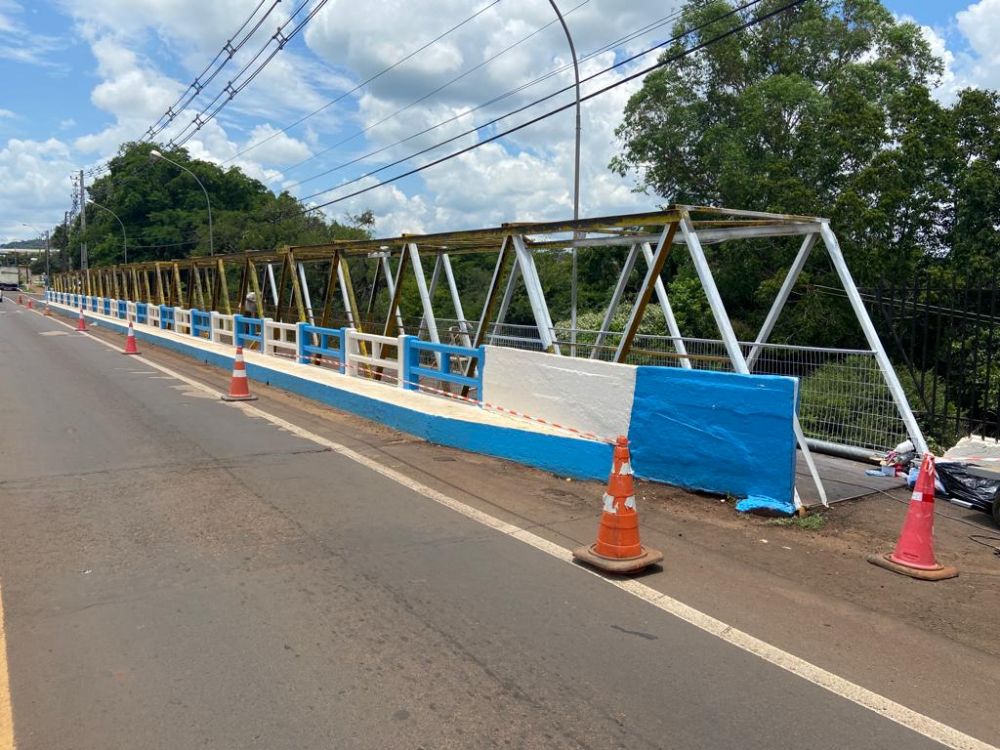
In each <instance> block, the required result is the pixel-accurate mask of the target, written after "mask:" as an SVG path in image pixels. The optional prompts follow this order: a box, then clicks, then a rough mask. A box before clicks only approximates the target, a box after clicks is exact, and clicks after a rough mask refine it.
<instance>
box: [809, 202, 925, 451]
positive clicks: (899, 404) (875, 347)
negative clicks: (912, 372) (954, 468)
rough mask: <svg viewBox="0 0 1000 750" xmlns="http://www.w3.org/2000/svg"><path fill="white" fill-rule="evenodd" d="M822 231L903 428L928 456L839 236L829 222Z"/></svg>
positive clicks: (822, 225) (825, 223) (922, 435)
mask: <svg viewBox="0 0 1000 750" xmlns="http://www.w3.org/2000/svg"><path fill="white" fill-rule="evenodd" d="M819 231H820V234H821V235H822V237H823V244H825V245H826V250H827V252H828V253H829V254H830V260H831V261H833V267H834V268H835V269H836V271H837V276H839V277H840V283H841V284H842V285H843V287H844V291H845V292H847V299H848V300H849V301H850V303H851V308H852V309H853V310H854V314H855V315H856V316H857V318H858V322H859V323H860V324H861V330H862V331H864V334H865V339H866V340H867V341H868V346H870V347H871V349H872V351H873V352H874V353H875V360H876V361H877V362H878V366H879V368H880V369H881V370H882V376H883V377H884V378H885V382H886V385H888V386H889V393H891V394H892V400H893V401H894V402H895V403H896V408H897V409H899V415H900V416H901V417H902V418H903V424H905V425H906V431H907V432H908V433H909V435H910V440H912V441H913V445H914V447H915V448H916V449H917V450H918V451H919V452H920V453H926V452H927V450H928V448H927V441H926V440H925V439H924V433H923V431H922V430H921V429H920V425H918V424H917V418H916V417H914V416H913V410H912V409H910V402H909V401H908V400H907V398H906V393H905V392H904V391H903V386H902V384H901V383H900V382H899V378H898V377H897V376H896V370H895V369H894V368H893V366H892V362H890V361H889V355H888V354H886V351H885V347H883V346H882V340H881V339H880V338H879V337H878V333H877V332H876V331H875V326H874V325H872V320H871V318H870V317H868V311H867V310H866V309H865V305H864V303H863V302H862V301H861V295H860V294H858V288H857V287H856V286H855V285H854V279H853V278H852V277H851V272H850V270H849V269H848V268H847V261H846V260H844V254H843V252H841V249H840V243H839V242H837V236H836V235H835V234H834V233H833V230H832V229H830V225H829V224H828V223H827V222H825V221H824V222H823V223H822V224H820V230H819Z"/></svg>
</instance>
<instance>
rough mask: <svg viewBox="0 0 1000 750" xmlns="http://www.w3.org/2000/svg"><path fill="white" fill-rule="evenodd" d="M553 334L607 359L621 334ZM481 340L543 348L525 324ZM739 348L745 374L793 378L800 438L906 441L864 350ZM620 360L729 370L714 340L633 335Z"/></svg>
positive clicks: (878, 443)
mask: <svg viewBox="0 0 1000 750" xmlns="http://www.w3.org/2000/svg"><path fill="white" fill-rule="evenodd" d="M437 322H438V332H439V335H440V336H441V338H442V340H445V336H446V335H447V336H448V337H449V339H448V340H449V343H459V342H458V340H457V336H458V335H459V332H460V330H461V327H460V325H459V322H458V321H457V320H441V319H439V320H438V321H437ZM470 325H472V324H470ZM470 330H471V329H470ZM552 333H553V334H554V343H555V344H556V345H557V346H558V348H559V351H560V353H561V354H563V355H575V356H577V357H584V358H592V359H600V360H603V361H609V362H610V361H614V358H615V352H616V350H617V348H618V345H619V343H620V342H621V337H622V333H621V332H617V331H605V332H603V334H602V332H600V331H588V330H577V331H576V336H573V331H572V330H571V329H567V328H556V329H554V330H553V331H552ZM486 343H487V344H492V345H494V346H509V347H513V348H517V349H526V350H531V351H542V350H544V346H543V344H542V341H541V337H540V336H539V334H538V328H537V327H536V326H532V325H517V324H511V323H503V324H499V325H493V326H491V327H490V328H489V329H488V331H487V334H486ZM740 348H741V349H742V351H743V356H744V357H746V358H748V360H750V361H751V362H752V365H753V366H752V368H751V371H752V372H754V373H756V374H764V375H787V376H792V377H797V378H799V382H800V390H799V393H800V406H799V416H800V420H801V423H802V430H803V432H804V433H805V435H806V437H809V438H814V439H816V440H823V441H826V442H830V443H834V444H838V445H846V446H851V447H856V448H864V449H866V450H871V451H887V450H889V449H890V448H893V447H894V446H896V445H897V444H898V443H900V442H901V441H903V440H905V439H906V434H907V433H906V427H905V425H904V424H903V420H902V418H901V417H900V415H899V410H898V409H897V408H896V404H895V402H894V401H893V399H892V394H891V393H890V391H889V387H888V386H887V385H886V382H885V378H884V377H883V375H882V372H881V370H880V369H879V366H878V362H877V361H876V359H875V353H874V352H872V351H871V350H866V349H831V348H823V347H806V346H791V345H784V344H764V345H761V346H759V347H756V352H755V345H754V344H753V343H751V342H741V343H740ZM754 352H755V353H754ZM625 362H626V363H627V364H632V365H655V366H659V367H690V368H691V369H695V370H713V371H717V372H732V371H733V366H732V363H731V361H730V359H729V355H728V353H727V351H726V347H725V344H724V343H723V342H722V341H721V340H716V339H699V338H686V337H685V338H672V337H670V336H655V335H647V334H637V335H636V337H635V339H634V340H633V342H632V347H631V348H630V350H629V353H628V355H627V356H626V358H625Z"/></svg>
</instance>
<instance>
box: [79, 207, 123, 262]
mask: <svg viewBox="0 0 1000 750" xmlns="http://www.w3.org/2000/svg"><path fill="white" fill-rule="evenodd" d="M87 203H89V204H90V205H92V206H97V207H98V208H103V209H104V210H105V211H107V212H108V213H109V214H111V215H112V216H114V217H115V218H116V219H118V224H119V225H120V226H121V228H122V248H123V250H124V253H125V265H126V266H127V265H128V236H127V235H126V234H125V225H124V224H123V223H122V220H121V219H119V218H118V214H116V213H115V212H114V211H112V210H111V209H110V208H108V207H107V206H102V205H101V204H100V203H98V202H97V201H95V200H94V199H93V198H87Z"/></svg>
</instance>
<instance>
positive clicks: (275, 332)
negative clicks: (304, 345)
mask: <svg viewBox="0 0 1000 750" xmlns="http://www.w3.org/2000/svg"><path fill="white" fill-rule="evenodd" d="M262 330H263V334H264V340H263V346H262V347H261V350H262V351H263V352H264V354H270V355H271V356H274V357H286V358H288V359H295V358H296V357H297V356H298V355H299V342H298V335H299V327H298V324H296V323H279V322H277V321H274V320H271V319H270V318H264V326H263V329H262Z"/></svg>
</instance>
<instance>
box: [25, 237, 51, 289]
mask: <svg viewBox="0 0 1000 750" xmlns="http://www.w3.org/2000/svg"><path fill="white" fill-rule="evenodd" d="M21 226H22V227H27V228H28V229H34V230H35V231H36V232H38V233H39V234H41V231H40V230H39V229H38V227H34V226H32V225H31V224H26V223H24V222H23V221H22V222H21ZM51 277H52V274H51V272H50V270H49V230H48V229H46V230H45V288H46V289H48V288H49V279H50V278H51Z"/></svg>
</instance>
